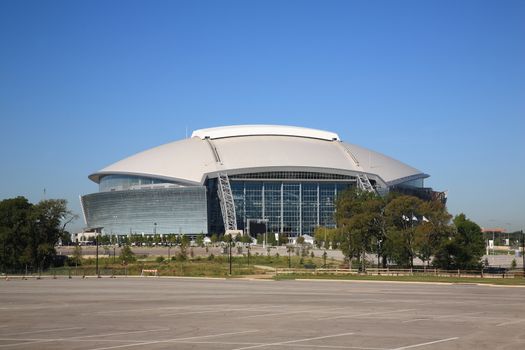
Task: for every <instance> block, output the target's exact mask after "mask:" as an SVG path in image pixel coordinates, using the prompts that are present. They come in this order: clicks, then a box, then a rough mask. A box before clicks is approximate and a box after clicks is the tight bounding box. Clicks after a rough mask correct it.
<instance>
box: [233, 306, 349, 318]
mask: <svg viewBox="0 0 525 350" xmlns="http://www.w3.org/2000/svg"><path fill="white" fill-rule="evenodd" d="M332 310H341V308H333V309H326V310H297V311H286V312H275V313H271V314H257V315H249V316H240V317H238V318H255V317H266V316H282V315H293V314H303V313H315V312H321V313H326V312H329V311H332Z"/></svg>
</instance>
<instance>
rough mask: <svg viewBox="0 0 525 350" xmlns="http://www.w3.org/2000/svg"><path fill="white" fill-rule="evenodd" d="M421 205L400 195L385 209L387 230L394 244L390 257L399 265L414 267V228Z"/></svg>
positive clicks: (414, 198) (416, 199) (418, 201)
mask: <svg viewBox="0 0 525 350" xmlns="http://www.w3.org/2000/svg"><path fill="white" fill-rule="evenodd" d="M422 204H423V201H422V200H421V199H419V198H417V197H413V196H406V195H402V196H398V197H395V198H394V199H392V200H391V201H390V203H388V205H387V206H386V208H385V215H386V217H387V222H388V227H389V228H388V230H389V232H390V233H391V238H392V239H393V241H395V242H396V244H394V245H393V247H394V248H395V250H394V252H393V254H392V255H393V257H394V258H395V259H396V260H397V262H398V263H400V264H401V265H405V266H410V267H413V266H414V257H415V256H416V251H415V231H416V230H415V227H416V226H417V224H418V221H419V219H418V218H421V216H422V214H421V206H422Z"/></svg>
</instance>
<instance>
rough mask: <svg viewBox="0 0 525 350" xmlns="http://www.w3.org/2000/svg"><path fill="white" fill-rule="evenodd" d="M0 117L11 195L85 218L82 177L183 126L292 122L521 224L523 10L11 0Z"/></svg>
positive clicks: (1, 34) (461, 202) (2, 193)
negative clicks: (384, 157)
mask: <svg viewBox="0 0 525 350" xmlns="http://www.w3.org/2000/svg"><path fill="white" fill-rule="evenodd" d="M0 121H1V124H0V125H1V127H0V164H1V172H0V177H1V185H0V199H3V198H9V197H13V196H17V195H24V196H27V197H28V198H29V199H30V200H32V201H38V200H40V199H41V198H42V196H43V189H44V188H45V189H46V191H47V197H48V198H66V199H68V200H69V202H70V205H71V208H72V209H73V210H75V211H76V212H77V213H79V214H80V206H79V202H78V195H80V194H86V193H91V192H96V191H97V186H96V185H95V184H94V183H92V182H91V181H89V180H88V179H87V175H88V174H90V173H91V172H94V171H96V170H99V169H101V168H102V167H104V166H106V165H108V164H111V163H113V162H115V161H118V160H120V159H122V158H123V157H126V156H129V155H132V154H134V153H136V152H138V151H141V150H144V149H147V148H151V147H153V146H156V145H159V144H162V143H166V142H170V141H174V140H177V139H180V138H183V137H184V136H185V130H186V127H187V128H188V130H189V132H191V130H194V129H197V128H204V127H211V126H218V125H229V124H252V123H265V124H288V125H298V126H305V127H312V128H319V129H326V130H331V131H335V132H338V133H339V135H340V136H341V137H342V139H343V140H345V141H349V142H351V143H356V144H359V145H362V146H365V147H368V148H371V149H374V150H377V151H380V152H382V153H385V154H388V155H390V156H392V157H394V158H397V159H399V160H402V161H404V162H406V163H408V164H410V165H412V166H414V167H416V168H418V169H420V170H422V171H424V172H426V173H428V174H430V175H431V178H430V179H429V180H427V184H428V185H430V186H432V187H434V188H435V189H437V190H449V202H448V206H449V210H450V211H451V212H452V213H454V214H457V213H459V212H465V213H466V214H467V216H469V217H470V218H472V219H473V220H475V221H476V222H478V223H479V224H480V225H481V226H488V227H493V226H503V227H505V228H507V229H510V230H514V229H525V184H524V170H525V140H524V135H523V134H524V131H525V1H501V0H500V1H480V0H476V1H457V0H454V1H445V0H439V1H420V0H416V1H350V0H347V1H304V0H302V1H268V0H260V1H255V0H252V1H250V0H248V1H25V0H13V1H10V0H3V1H0ZM82 225H83V223H82V222H78V223H77V224H76V226H75V228H79V227H81V226H82Z"/></svg>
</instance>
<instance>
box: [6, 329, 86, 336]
mask: <svg viewBox="0 0 525 350" xmlns="http://www.w3.org/2000/svg"><path fill="white" fill-rule="evenodd" d="M82 328H84V327H69V328H51V329H42V330H40V331H27V332H18V333H7V334H1V335H0V337H6V336H12V335H22V334H34V333H45V332H56V331H70V330H72V329H82Z"/></svg>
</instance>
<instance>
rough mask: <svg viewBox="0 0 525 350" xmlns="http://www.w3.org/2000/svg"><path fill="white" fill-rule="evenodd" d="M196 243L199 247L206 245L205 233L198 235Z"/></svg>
mask: <svg viewBox="0 0 525 350" xmlns="http://www.w3.org/2000/svg"><path fill="white" fill-rule="evenodd" d="M195 243H196V244H197V245H198V246H199V247H204V235H197V238H196V239H195Z"/></svg>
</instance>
